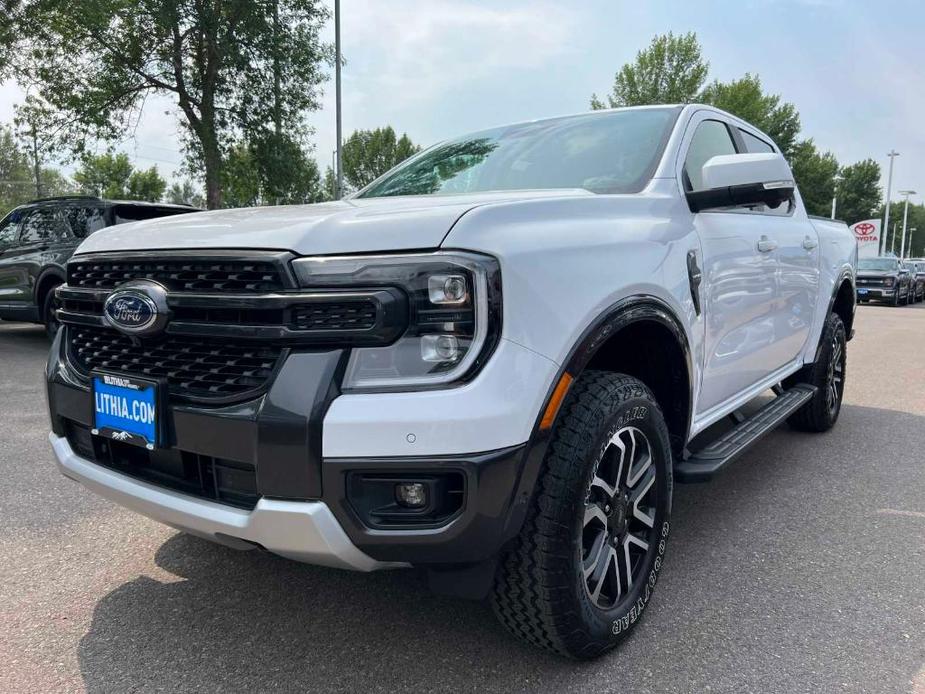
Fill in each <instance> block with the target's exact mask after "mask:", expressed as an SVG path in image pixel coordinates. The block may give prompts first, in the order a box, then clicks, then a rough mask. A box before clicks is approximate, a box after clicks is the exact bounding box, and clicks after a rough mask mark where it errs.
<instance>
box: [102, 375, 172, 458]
mask: <svg viewBox="0 0 925 694" xmlns="http://www.w3.org/2000/svg"><path fill="white" fill-rule="evenodd" d="M92 378H93V433H94V434H96V435H98V436H104V437H106V438H108V439H112V440H113V441H121V442H122V443H129V444H132V445H134V446H141V447H143V448H147V449H148V450H153V449H154V448H156V447H157V445H158V444H159V443H160V437H159V436H158V432H159V430H160V424H161V422H160V412H159V402H158V401H159V398H158V391H159V390H160V387H159V383H158V382H157V381H148V380H146V379H143V378H134V377H129V376H120V375H117V374H107V373H94V374H93V375H92Z"/></svg>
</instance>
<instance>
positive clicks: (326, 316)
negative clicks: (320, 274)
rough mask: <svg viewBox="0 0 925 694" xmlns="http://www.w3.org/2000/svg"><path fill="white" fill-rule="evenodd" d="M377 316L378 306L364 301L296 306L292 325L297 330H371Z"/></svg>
mask: <svg viewBox="0 0 925 694" xmlns="http://www.w3.org/2000/svg"><path fill="white" fill-rule="evenodd" d="M376 316H377V311H376V304H374V303H373V302H372V301H370V300H368V299H362V300H359V301H350V302H348V301H340V302H329V303H324V304H313V305H308V306H296V307H294V308H293V310H292V321H291V323H292V326H293V327H294V328H295V329H296V330H369V329H371V328H373V327H374V326H375V325H376Z"/></svg>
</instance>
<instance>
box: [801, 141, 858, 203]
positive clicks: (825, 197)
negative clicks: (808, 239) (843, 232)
mask: <svg viewBox="0 0 925 694" xmlns="http://www.w3.org/2000/svg"><path fill="white" fill-rule="evenodd" d="M790 168H791V169H792V171H793V177H794V179H795V180H796V182H797V186H798V187H799V189H800V195H802V196H803V204H804V205H806V211H807V212H808V213H809V214H815V215H819V216H820V217H828V216H829V215H830V214H831V212H832V196H833V195H834V194H835V176H836V175H837V174H838V160H836V159H835V155H834V154H832V153H831V152H825V153H821V152H819V150H817V149H816V145H815V143H814V142H813V141H812V140H811V139H810V140H803V141H801V142H799V143H797V144H796V145H795V146H794V147H793V148H792V151H791V153H790ZM855 221H857V220H855Z"/></svg>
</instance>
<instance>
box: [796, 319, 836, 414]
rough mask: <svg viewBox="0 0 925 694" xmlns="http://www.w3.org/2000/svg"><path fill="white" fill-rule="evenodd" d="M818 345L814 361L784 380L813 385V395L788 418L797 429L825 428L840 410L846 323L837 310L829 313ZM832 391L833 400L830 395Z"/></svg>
mask: <svg viewBox="0 0 925 694" xmlns="http://www.w3.org/2000/svg"><path fill="white" fill-rule="evenodd" d="M819 345H820V346H819V349H818V351H817V353H818V358H817V359H816V361H815V362H814V363H813V364H810V365H808V366H806V367H804V368H803V369H802V370H800V372H799V373H797V374H796V375H795V376H791V377H790V379H788V382H787V384H788V385H789V384H791V383H809V384H810V385H814V386H816V393H815V395H813V397H812V399H811V400H810V401H809V402H807V403H806V404H805V405H803V407H801V408H800V409H799V410H797V411H796V412H794V413H793V414H792V415H791V416H790V418H789V419H788V420H787V421H788V423H789V424H790V426H792V427H793V428H794V429H798V430H800V431H812V432H823V431H828V430H829V429H831V428H832V427H833V426H835V422H836V421H838V415H839V413H840V412H841V405H842V400H843V399H844V393H845V375H846V370H845V365H846V354H847V352H846V348H847V336H846V333H845V324H844V323H843V322H842V319H841V318H840V317H839V316H838V314H836V313H831V314H829V317H828V319H827V320H826V323H825V328H823V330H822V338H821V340H820V343H819ZM833 388H834V391H833ZM833 392H834V395H835V398H834V404H833V401H832V399H831V394H832V393H833Z"/></svg>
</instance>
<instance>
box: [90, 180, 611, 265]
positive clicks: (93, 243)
mask: <svg viewBox="0 0 925 694" xmlns="http://www.w3.org/2000/svg"><path fill="white" fill-rule="evenodd" d="M585 195H593V194H592V193H589V192H587V191H584V190H554V191H535V190H534V191H511V192H499V193H479V194H477V195H433V196H430V195H428V196H413V197H394V198H358V199H352V200H341V201H337V202H327V203H320V204H317V205H283V206H278V207H250V208H241V209H231V210H213V211H211V212H199V213H193V214H183V215H176V216H173V217H161V218H159V219H149V220H146V221H144V222H135V223H132V224H122V225H119V226H114V227H109V228H107V229H103V230H101V231H98V232H96V233H95V234H93V235H92V236H90V237H89V238H88V239H87V240H86V241H84V242H83V243H82V244H81V245H80V247H79V248H78V250H77V253H95V252H100V251H145V250H167V249H187V248H189V249H206V248H228V249H258V250H289V251H294V252H295V253H298V254H299V255H331V254H338V253H375V252H385V251H407V250H423V249H428V248H437V247H438V246H440V244H441V243H442V242H443V239H444V238H445V237H446V235H447V234H448V233H449V231H450V229H452V228H453V225H454V224H455V223H456V220H458V219H459V218H460V217H461V216H462V215H464V214H465V213H466V212H468V211H469V210H471V209H472V208H474V207H477V206H479V205H487V204H492V203H503V202H507V201H516V200H525V199H532V198H545V197H574V196H585Z"/></svg>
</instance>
